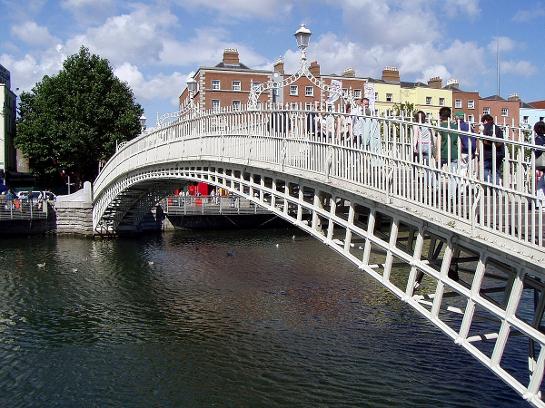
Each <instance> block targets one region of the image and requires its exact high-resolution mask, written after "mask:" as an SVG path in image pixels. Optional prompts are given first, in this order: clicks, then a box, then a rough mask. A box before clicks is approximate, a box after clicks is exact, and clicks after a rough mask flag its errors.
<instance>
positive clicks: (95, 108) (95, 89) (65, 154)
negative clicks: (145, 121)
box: [15, 47, 143, 185]
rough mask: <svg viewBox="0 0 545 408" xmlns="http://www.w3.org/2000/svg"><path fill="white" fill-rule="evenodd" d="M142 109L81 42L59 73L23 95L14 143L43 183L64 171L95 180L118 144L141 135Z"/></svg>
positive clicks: (123, 84)
mask: <svg viewBox="0 0 545 408" xmlns="http://www.w3.org/2000/svg"><path fill="white" fill-rule="evenodd" d="M142 112H143V110H142V108H141V106H140V105H139V104H137V103H135V101H134V95H133V93H132V91H131V89H130V88H129V86H128V85H127V84H126V83H124V82H121V81H120V80H119V79H118V78H117V77H116V76H115V75H114V73H113V71H112V68H111V67H110V64H109V62H108V60H106V59H103V58H100V57H99V56H98V55H94V54H90V52H89V50H88V49H87V48H85V47H81V49H80V51H79V53H78V54H74V55H72V56H70V57H68V58H67V59H66V60H65V62H64V64H63V69H62V70H61V71H60V72H59V73H58V74H57V75H55V76H47V75H46V76H44V77H43V79H42V81H41V82H38V83H37V84H36V85H35V86H34V88H33V89H32V91H31V92H24V93H22V94H21V101H20V105H19V114H20V118H19V122H18V125H17V136H16V139H15V143H16V145H17V147H19V148H20V149H21V150H22V152H23V153H24V154H25V156H26V157H28V159H29V162H30V166H31V169H32V171H33V172H34V174H35V175H36V176H38V178H39V180H40V182H41V183H42V184H46V185H52V183H54V182H55V180H58V179H59V176H60V174H61V172H66V174H69V175H72V177H73V179H74V178H75V179H76V180H77V181H86V180H89V181H92V180H94V179H95V177H96V176H97V174H98V166H99V162H101V161H106V160H107V159H108V158H109V157H110V156H111V155H112V154H113V153H114V152H115V146H116V143H119V142H122V141H125V140H129V139H131V138H133V137H134V136H136V135H137V134H139V132H140V122H139V118H140V116H141V115H142Z"/></svg>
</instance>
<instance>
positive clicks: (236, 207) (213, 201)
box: [161, 195, 270, 215]
mask: <svg viewBox="0 0 545 408" xmlns="http://www.w3.org/2000/svg"><path fill="white" fill-rule="evenodd" d="M161 206H162V207H163V209H164V211H165V214H168V215H233V214H236V215H252V214H270V212H269V211H268V210H267V209H265V208H263V207H261V206H259V205H257V204H255V203H254V202H252V201H250V200H247V199H245V198H240V197H239V196H236V195H234V196H227V197H222V196H218V195H214V196H198V197H197V196H168V197H166V198H165V199H163V200H161Z"/></svg>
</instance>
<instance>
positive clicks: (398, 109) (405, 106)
mask: <svg viewBox="0 0 545 408" xmlns="http://www.w3.org/2000/svg"><path fill="white" fill-rule="evenodd" d="M392 108H393V110H394V113H395V115H396V116H401V115H403V116H405V117H409V118H410V117H412V115H413V114H414V112H415V110H414V103H411V102H403V103H394V105H393V106H392Z"/></svg>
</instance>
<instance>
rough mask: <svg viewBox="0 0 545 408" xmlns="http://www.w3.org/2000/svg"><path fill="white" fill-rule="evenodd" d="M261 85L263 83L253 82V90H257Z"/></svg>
mask: <svg viewBox="0 0 545 408" xmlns="http://www.w3.org/2000/svg"><path fill="white" fill-rule="evenodd" d="M259 85H261V82H252V89H256V88H257V87H258V86H259Z"/></svg>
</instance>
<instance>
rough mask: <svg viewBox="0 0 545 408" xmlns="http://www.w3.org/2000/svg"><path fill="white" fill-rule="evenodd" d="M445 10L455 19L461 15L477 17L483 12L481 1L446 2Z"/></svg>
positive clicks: (448, 0) (447, 0)
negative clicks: (480, 5)
mask: <svg viewBox="0 0 545 408" xmlns="http://www.w3.org/2000/svg"><path fill="white" fill-rule="evenodd" d="M444 9H445V12H446V13H447V15H448V16H450V17H455V16H458V15H459V14H467V15H468V16H470V17H477V16H478V15H479V13H480V12H481V9H480V7H479V0H446V1H445V4H444Z"/></svg>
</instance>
